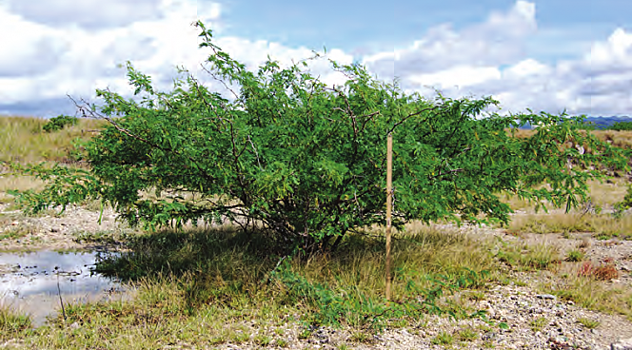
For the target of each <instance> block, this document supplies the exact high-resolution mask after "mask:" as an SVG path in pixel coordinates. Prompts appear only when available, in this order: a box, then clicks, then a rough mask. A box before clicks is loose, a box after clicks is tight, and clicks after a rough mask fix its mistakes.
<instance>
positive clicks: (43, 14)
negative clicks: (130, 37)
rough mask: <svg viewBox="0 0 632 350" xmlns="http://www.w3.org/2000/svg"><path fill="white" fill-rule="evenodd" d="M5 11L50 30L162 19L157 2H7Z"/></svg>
mask: <svg viewBox="0 0 632 350" xmlns="http://www.w3.org/2000/svg"><path fill="white" fill-rule="evenodd" d="M6 2H7V7H8V9H9V10H10V11H11V12H12V13H15V14H18V15H20V16H22V17H23V18H24V19H25V20H26V21H29V22H35V23H41V24H44V25H50V26H68V25H78V26H81V27H85V28H92V29H95V28H104V27H118V26H125V25H129V24H131V23H133V22H136V21H140V20H151V19H155V18H157V17H159V16H160V15H161V13H160V11H159V8H158V5H159V4H160V0H135V1H126V0H108V1H107V5H106V4H105V3H104V2H103V1H102V0H81V1H75V0H45V1H36V0H29V1H24V0H7V1H6Z"/></svg>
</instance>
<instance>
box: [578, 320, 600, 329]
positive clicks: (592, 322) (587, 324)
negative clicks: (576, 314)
mask: <svg viewBox="0 0 632 350" xmlns="http://www.w3.org/2000/svg"><path fill="white" fill-rule="evenodd" d="M577 322H578V323H579V324H581V325H582V326H584V327H586V328H588V329H595V328H597V327H599V325H601V322H599V321H597V320H593V319H590V318H586V317H580V318H578V319H577Z"/></svg>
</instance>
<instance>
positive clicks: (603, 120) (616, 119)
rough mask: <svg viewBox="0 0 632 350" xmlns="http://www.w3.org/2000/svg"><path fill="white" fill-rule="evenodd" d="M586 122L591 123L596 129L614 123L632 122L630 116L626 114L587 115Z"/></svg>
mask: <svg viewBox="0 0 632 350" xmlns="http://www.w3.org/2000/svg"><path fill="white" fill-rule="evenodd" d="M585 120H586V122H587V123H593V124H594V125H595V128H597V129H605V128H607V127H609V126H612V124H614V123H620V122H632V117H628V116H612V117H587V118H586V119H585Z"/></svg>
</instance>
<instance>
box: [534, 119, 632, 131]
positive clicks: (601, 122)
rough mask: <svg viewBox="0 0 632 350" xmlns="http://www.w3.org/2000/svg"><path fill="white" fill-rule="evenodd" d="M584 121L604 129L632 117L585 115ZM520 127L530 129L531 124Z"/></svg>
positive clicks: (631, 120) (596, 127)
mask: <svg viewBox="0 0 632 350" xmlns="http://www.w3.org/2000/svg"><path fill="white" fill-rule="evenodd" d="M584 121H585V122H586V123H591V124H593V125H594V126H595V129H606V128H608V127H610V126H612V125H613V124H614V123H620V122H632V117H628V116H612V117H586V119H584ZM521 129H531V126H530V125H529V124H527V125H524V126H523V127H522V128H521Z"/></svg>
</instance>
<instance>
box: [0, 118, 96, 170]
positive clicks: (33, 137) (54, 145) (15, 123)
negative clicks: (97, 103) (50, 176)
mask: <svg viewBox="0 0 632 350" xmlns="http://www.w3.org/2000/svg"><path fill="white" fill-rule="evenodd" d="M46 123H47V120H46V119H41V118H33V117H7V116H4V117H2V116H0V160H4V161H18V162H24V163H30V162H41V161H58V162H65V161H68V151H69V150H70V149H71V148H72V145H73V142H74V141H76V140H80V139H81V140H85V139H88V138H89V137H91V136H92V134H93V133H92V132H91V130H97V129H99V128H101V127H102V126H103V125H104V122H103V121H99V120H90V119H81V120H80V121H79V123H78V124H77V125H74V126H69V127H67V128H64V129H63V130H60V131H57V132H51V133H47V132H44V131H42V127H43V126H44V125H45V124H46Z"/></svg>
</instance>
